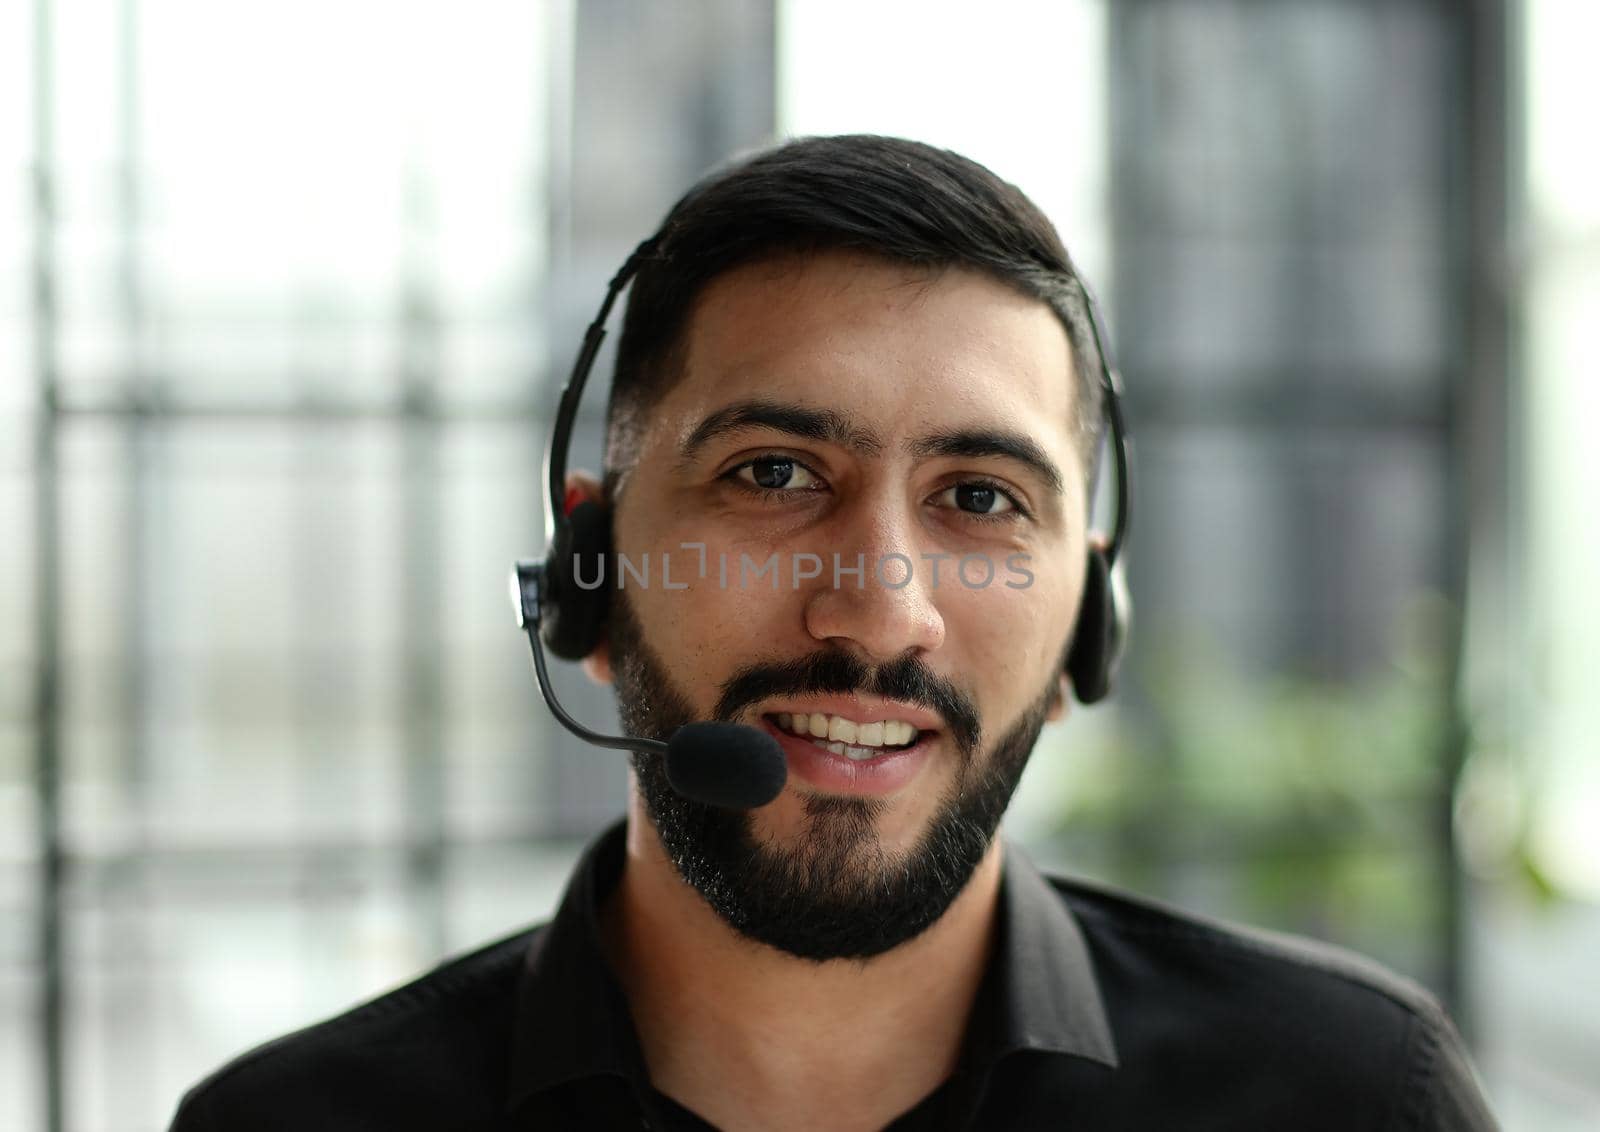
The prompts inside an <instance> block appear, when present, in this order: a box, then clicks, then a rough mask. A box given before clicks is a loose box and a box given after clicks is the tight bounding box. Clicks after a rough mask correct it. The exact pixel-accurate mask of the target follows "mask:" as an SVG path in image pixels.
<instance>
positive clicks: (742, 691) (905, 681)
mask: <svg viewBox="0 0 1600 1132" xmlns="http://www.w3.org/2000/svg"><path fill="white" fill-rule="evenodd" d="M824 693H829V694H834V695H847V694H857V695H861V694H865V695H872V696H882V697H883V698H884V699H890V700H901V701H903V702H904V703H908V704H914V705H915V706H917V707H920V708H926V709H927V710H929V711H933V712H937V713H938V715H939V718H940V719H942V720H944V722H945V725H946V726H947V727H948V728H949V729H950V733H951V735H952V736H953V737H954V738H955V740H956V742H957V743H959V744H960V746H961V748H962V750H964V751H967V752H971V751H975V750H977V747H978V740H979V738H980V737H981V736H982V734H983V725H982V723H981V722H980V721H979V719H978V709H977V707H976V706H975V705H974V704H973V702H972V698H971V697H970V696H968V695H967V694H966V693H965V692H963V691H962V690H961V689H960V688H958V687H957V686H956V685H955V684H953V683H951V682H950V681H949V680H946V679H945V678H944V677H942V676H939V675H938V674H937V673H935V672H934V671H933V670H932V669H931V668H929V667H928V666H927V665H926V664H924V663H923V662H922V661H921V660H919V659H917V658H916V657H915V656H913V655H911V654H909V653H908V654H906V655H905V656H903V657H901V658H900V659H898V660H894V661H891V662H890V663H888V664H883V665H878V666H877V667H872V666H870V665H868V664H867V663H866V662H865V661H863V660H861V659H860V658H859V657H856V656H854V655H852V654H851V653H848V652H845V651H843V650H841V649H824V650H823V651H821V652H815V653H812V654H811V655H810V656H803V657H797V658H796V659H794V660H786V661H773V662H767V663H761V664H753V665H751V666H750V667H748V668H744V669H741V670H740V671H739V672H737V673H735V674H734V675H733V676H732V677H730V678H729V679H728V680H726V681H725V682H724V683H723V685H722V694H721V696H720V697H718V699H717V704H716V707H715V708H714V709H713V710H712V718H713V719H717V720H731V719H733V718H734V717H736V716H737V715H738V714H739V712H740V711H742V710H743V709H745V708H747V707H750V706H751V705H753V704H758V703H760V702H761V701H762V700H767V699H772V698H774V697H776V696H804V695H819V694H824Z"/></svg>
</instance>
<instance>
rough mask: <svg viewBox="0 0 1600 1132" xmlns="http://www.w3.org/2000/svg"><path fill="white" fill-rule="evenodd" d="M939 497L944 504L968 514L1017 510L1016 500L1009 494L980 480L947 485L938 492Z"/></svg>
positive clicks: (1002, 512) (994, 514) (992, 513)
mask: <svg viewBox="0 0 1600 1132" xmlns="http://www.w3.org/2000/svg"><path fill="white" fill-rule="evenodd" d="M939 499H940V500H941V501H944V502H945V505H946V506H950V507H954V508H955V509H956V510H958V511H965V512H966V513H967V514H969V515H985V516H990V515H993V516H999V515H1004V514H1005V513H1006V512H1008V511H1017V510H1019V508H1018V507H1017V504H1016V501H1015V500H1013V499H1012V498H1011V496H1010V495H1009V494H1007V493H1006V492H1005V491H1002V490H1001V489H1000V488H998V487H996V486H995V485H994V484H992V483H985V482H984V481H982V480H971V481H969V482H967V483H958V484H956V485H955V486H954V487H947V488H945V489H944V491H942V492H940V493H939Z"/></svg>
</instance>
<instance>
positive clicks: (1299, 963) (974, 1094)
mask: <svg viewBox="0 0 1600 1132" xmlns="http://www.w3.org/2000/svg"><path fill="white" fill-rule="evenodd" d="M622 861H623V827H622V825H621V824H618V825H616V826H613V827H612V828H611V829H610V830H608V831H607V832H606V833H605V834H603V835H602V836H601V837H600V838H599V840H597V841H596V842H595V843H594V844H593V845H592V846H591V847H590V849H589V850H588V852H587V853H586V854H585V855H584V858H583V860H582V861H581V862H580V863H579V865H578V868H577V871H576V872H575V873H574V875H573V878H572V881H571V884H570V885H569V887H568V889H567V893H566V896H565V897H564V898H563V901H562V904H561V907H560V909H559V910H558V911H557V913H556V916H555V919H554V920H552V921H551V922H550V923H549V924H546V925H542V926H540V927H537V928H534V929H532V930H530V931H525V932H522V933H520V934H518V935H515V936H512V937H511V938H509V939H506V940H502V941H500V942H499V943H495V944H492V945H490V946H488V947H485V948H483V949H481V950H479V951H476V952H474V953H472V954H470V955H467V956H465V957H463V958H460V959H457V960H455V961H453V962H450V963H447V964H445V965H444V966H442V967H439V968H438V969H436V970H435V971H433V972H432V973H430V974H428V975H426V976H424V977H423V978H421V979H419V980H417V981H416V982H414V983H411V984H410V985H408V986H405V987H402V988H400V989H399V990H396V991H392V992H390V993H389V994H386V995H384V996H383V997H381V998H378V999H376V1000H374V1001H372V1002H369V1003H367V1004H365V1005H363V1006H359V1007H357V1008H355V1009H354V1010H352V1011H350V1012H349V1013H346V1014H343V1015H340V1016H339V1017H337V1018H334V1019H332V1020H330V1021H327V1022H323V1023H321V1024H320V1025H317V1026H313V1027H311V1028H310V1029H307V1030H302V1031H300V1032H299V1033H296V1034H291V1035H289V1036H288V1037H286V1038H281V1039H279V1040H278V1041H275V1042H272V1043H270V1044H268V1045H265V1046H262V1047H260V1048H259V1049H256V1050H254V1051H252V1052H250V1053H248V1054H245V1055H244V1056H242V1057H240V1058H238V1059H237V1060H235V1061H233V1062H232V1063H231V1064H229V1065H227V1066H225V1067H224V1068H222V1069H221V1070H219V1071H218V1072H216V1073H214V1074H213V1075H212V1076H211V1077H209V1078H207V1079H206V1080H205V1081H203V1082H201V1083H200V1084H199V1085H197V1086H195V1088H194V1089H192V1090H191V1091H190V1092H189V1094H188V1095H187V1096H186V1097H185V1098H184V1100H183V1103H182V1104H181V1105H180V1107H179V1110H178V1114H177V1116H176V1118H175V1120H174V1122H173V1125H172V1129H173V1132H223V1130H226V1132H266V1130H272V1132H284V1130H290V1129H292V1130H295V1132H321V1130H330V1132H332V1130H338V1132H365V1130H369V1129H370V1130H372V1132H379V1130H381V1132H409V1130H412V1129H416V1130H422V1129H427V1130H429V1132H437V1130H445V1129H448V1130H460V1132H509V1130H512V1129H541V1130H542V1129H586V1130H587V1129H629V1130H637V1129H641V1128H648V1129H656V1130H658V1132H682V1130H691V1129H692V1130H697V1132H703V1130H705V1129H708V1128H710V1127H711V1125H710V1124H708V1123H706V1122H705V1121H703V1120H701V1119H700V1118H699V1117H698V1116H696V1115H695V1114H694V1113H692V1112H690V1111H689V1110H687V1109H685V1108H684V1107H682V1106H681V1105H679V1104H677V1103H676V1102H674V1101H673V1100H672V1099H671V1098H669V1097H666V1096H664V1095H663V1094H661V1093H659V1092H657V1091H656V1090H655V1089H654V1088H652V1087H651V1084H650V1080H649V1075H648V1073H647V1072H646V1069H645V1064H644V1059H643V1056H642V1054H641V1052H640V1048H639V1042H638V1037H637V1035H636V1033H635V1031H634V1028H633V1023H632V1020H631V1018H630V1016H629V1013H628V1006H627V1002H626V1000H625V998H624V997H623V994H622V991H621V988H620V986H619V985H618V983H617V981H616V979H615V978H614V976H613V975H612V973H611V971H610V969H609V967H608V966H607V964H606V962H605V960H604V958H603V956H602V952H601V949H600V936H599V926H598V919H597V908H598V905H599V903H600V901H601V900H602V899H603V898H604V897H605V895H606V894H608V893H609V892H610V891H611V889H612V887H613V886H614V885H615V884H616V881H617V878H618V877H619V876H620V875H621V869H622ZM999 929H1000V930H999V935H998V937H997V946H996V948H995V952H994V958H993V960H992V962H991V964H990V967H989V969H988V971H987V973H986V975H985V977H984V981H983V984H982V986H981V988H980V990H979V994H978V998H977V1002H976V1004H975V1006H974V1009H973V1015H972V1018H971V1019H970V1021H969V1023H968V1027H967V1033H966V1037H965V1042H964V1045H963V1051H962V1056H961V1060H960V1065H959V1068H958V1069H957V1071H956V1073H955V1074H954V1075H953V1076H951V1077H950V1078H949V1079H948V1080H946V1081H945V1082H944V1084H942V1085H941V1086H940V1087H939V1088H938V1089H936V1090H935V1091H934V1092H933V1093H931V1094H929V1095H928V1096H927V1097H926V1098H924V1099H923V1100H922V1101H921V1102H920V1103H919V1104H918V1105H916V1107H914V1108H913V1109H911V1110H910V1111H909V1112H907V1113H905V1114H904V1115H902V1116H901V1117H900V1118H899V1119H897V1120H896V1121H894V1122H893V1123H892V1124H891V1125H890V1126H889V1127H890V1128H891V1129H893V1130H894V1132H933V1130H939V1132H946V1130H955V1129H975V1130H982V1132H990V1130H1002V1129H1030V1130H1031V1129H1081V1130H1085V1132H1094V1130H1101V1129H1106V1130H1109V1129H1116V1130H1119V1132H1129V1130H1136V1132H1144V1130H1177V1129H1184V1130H1191V1129H1196V1130H1197V1129H1218V1130H1220V1129H1248V1130H1264V1132H1266V1130H1276V1129H1284V1130H1293V1132H1322V1130H1326V1132H1335V1130H1337V1132H1351V1130H1366V1129H1373V1130H1384V1132H1402V1130H1409V1132H1422V1130H1428V1132H1435V1130H1437V1132H1444V1130H1449V1132H1464V1130H1465V1132H1471V1130H1477V1129H1492V1128H1494V1127H1495V1124H1494V1121H1493V1118H1492V1117H1491V1116H1490V1115H1489V1111H1488V1108H1487V1106H1486V1105H1485V1103H1484V1100H1483V1097H1482V1095H1481V1094H1480V1092H1479V1091H1478V1088H1477V1086H1476V1084H1475V1083H1474V1080H1473V1076H1472V1071H1471V1068H1470V1065H1469V1063H1468V1060H1467V1056H1466V1053H1465V1051H1464V1049H1463V1047H1462V1043H1461V1040H1460V1038H1459V1037H1458V1036H1457V1035H1456V1032H1455V1029H1454V1027H1453V1026H1452V1025H1451V1023H1450V1021H1449V1019H1448V1018H1447V1017H1446V1016H1445V1014H1444V1012H1443V1011H1442V1010H1441V1009H1440V1008H1439V1006H1438V1004H1437V1003H1436V1002H1435V1001H1434V999H1433V998H1432V997H1431V996H1430V995H1428V994H1427V993H1426V992H1425V991H1423V990H1422V989H1421V988H1419V987H1417V986H1416V985H1415V984H1413V983H1410V982H1408V981H1406V980H1404V979H1401V978H1398V977H1397V976H1395V975H1393V974H1390V973H1389V972H1387V971H1385V970H1383V969H1382V968H1380V967H1378V966H1376V965H1374V964H1372V963H1369V962H1367V961H1365V960H1362V959H1359V958H1357V957H1355V956H1352V955H1350V954H1348V953H1346V952H1342V951H1339V950H1337V949H1334V948H1330V947H1326V946H1323V945H1319V944H1312V943H1309V942H1307V941H1304V940H1297V939H1291V938H1288V937H1283V936H1276V935H1267V934H1264V933H1256V932H1246V931H1242V930H1240V929H1236V928H1231V927H1227V926H1224V925H1221V924H1217V923H1213V922H1208V921H1204V920H1201V919H1198V918H1195V917H1191V916H1187V915H1184V914H1181V913H1177V912H1174V911H1172V910H1170V909H1166V908H1162V907H1159V906H1156V905H1154V904H1150V903H1147V902H1143V901H1139V900H1134V899H1131V898H1129V897H1128V896H1126V895H1123V894H1119V893H1115V892H1111V891H1107V890H1104V889H1100V888H1097V887H1094V886H1090V885H1086V884H1083V883H1080V882H1076V881H1065V880H1059V879H1055V878H1050V879H1046V878H1045V877H1042V876H1041V875H1040V874H1039V873H1038V872H1037V871H1036V870H1035V869H1034V868H1033V867H1032V865H1031V864H1030V863H1029V862H1028V861H1027V860H1026V858H1024V857H1023V856H1022V855H1021V854H1020V853H1019V852H1018V851H1017V850H1016V849H1015V848H1014V847H1010V846H1008V847H1007V849H1006V858H1005V866H1004V870H1003V879H1002V884H1001V899H1000V925H999Z"/></svg>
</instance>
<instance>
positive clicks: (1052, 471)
mask: <svg viewBox="0 0 1600 1132" xmlns="http://www.w3.org/2000/svg"><path fill="white" fill-rule="evenodd" d="M910 447H911V454H912V455H914V456H917V457H928V456H966V457H985V456H1000V457H1004V458H1005V459H1008V460H1015V461H1017V462H1018V463H1019V464H1023V465H1026V466H1027V467H1028V468H1030V469H1031V470H1032V471H1033V473H1034V474H1035V475H1037V476H1038V477H1039V478H1040V479H1042V480H1043V481H1044V482H1045V484H1046V485H1047V486H1048V487H1049V488H1050V490H1051V491H1052V492H1054V493H1055V494H1057V495H1060V494H1061V490H1062V484H1063V482H1064V480H1063V479H1062V475H1061V469H1060V468H1058V467H1056V464H1055V461H1054V460H1052V459H1050V457H1049V456H1048V455H1046V454H1045V450H1044V449H1043V448H1041V447H1040V446H1039V444H1038V442H1037V441H1035V440H1034V439H1033V438H1032V437H1030V436H1027V435H1025V434H1023V433H1020V432H1008V431H1006V430H1003V429H987V428H969V429H960V430H958V431H956V432H941V433H935V434H934V435H932V436H924V437H919V438H918V439H916V440H913V441H912V442H911V446H910Z"/></svg>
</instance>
